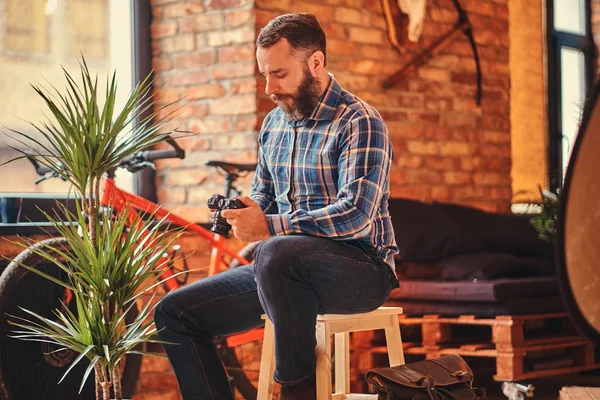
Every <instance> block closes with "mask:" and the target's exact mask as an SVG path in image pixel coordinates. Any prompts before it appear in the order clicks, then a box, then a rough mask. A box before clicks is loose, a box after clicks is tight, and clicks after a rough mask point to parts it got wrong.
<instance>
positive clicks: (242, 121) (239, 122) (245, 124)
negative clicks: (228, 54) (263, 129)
mask: <svg viewBox="0 0 600 400" xmlns="http://www.w3.org/2000/svg"><path fill="white" fill-rule="evenodd" d="M257 129H260V126H259V125H258V119H257V118H256V116H254V115H253V116H246V115H240V116H238V117H236V118H235V125H234V128H233V130H234V131H236V132H240V131H254V130H257Z"/></svg>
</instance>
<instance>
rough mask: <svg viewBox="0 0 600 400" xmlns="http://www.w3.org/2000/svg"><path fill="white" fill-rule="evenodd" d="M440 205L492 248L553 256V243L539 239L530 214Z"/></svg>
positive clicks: (519, 253)
mask: <svg viewBox="0 0 600 400" xmlns="http://www.w3.org/2000/svg"><path fill="white" fill-rule="evenodd" d="M436 204H437V205H438V206H439V207H440V209H442V210H443V211H444V212H446V213H448V214H449V215H450V216H451V217H452V218H454V220H456V222H457V223H458V224H459V225H460V226H461V227H462V228H463V229H464V230H465V231H466V232H468V233H469V234H471V235H473V236H474V237H476V238H478V239H479V240H480V242H481V243H482V244H483V245H484V246H485V248H487V249H488V250H489V251H495V252H502V253H510V254H517V255H542V256H551V257H552V256H553V250H552V246H551V244H550V243H549V242H546V241H544V240H542V239H540V238H539V236H538V234H537V232H536V230H535V229H534V228H533V226H532V225H531V223H530V221H529V218H528V217H527V216H521V215H514V214H501V213H489V212H485V211H481V210H478V209H475V208H470V207H463V206H459V205H456V204H446V203H436Z"/></svg>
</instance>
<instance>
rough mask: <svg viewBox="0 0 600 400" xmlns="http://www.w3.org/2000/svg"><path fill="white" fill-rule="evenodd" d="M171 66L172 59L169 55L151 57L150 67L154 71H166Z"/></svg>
mask: <svg viewBox="0 0 600 400" xmlns="http://www.w3.org/2000/svg"><path fill="white" fill-rule="evenodd" d="M171 68H173V60H172V59H171V57H169V56H163V57H152V69H153V70H154V71H157V72H158V71H166V70H169V69H171Z"/></svg>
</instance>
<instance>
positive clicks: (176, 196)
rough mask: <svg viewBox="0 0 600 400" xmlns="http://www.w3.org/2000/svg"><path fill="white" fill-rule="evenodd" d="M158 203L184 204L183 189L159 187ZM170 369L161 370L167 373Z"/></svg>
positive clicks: (157, 191) (157, 192) (157, 193)
mask: <svg viewBox="0 0 600 400" xmlns="http://www.w3.org/2000/svg"><path fill="white" fill-rule="evenodd" d="M156 195H157V197H158V201H159V203H185V189H184V188H171V187H164V186H163V187H160V188H158V189H157V190H156ZM169 370H170V369H163V371H169Z"/></svg>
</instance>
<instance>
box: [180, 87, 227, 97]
mask: <svg viewBox="0 0 600 400" xmlns="http://www.w3.org/2000/svg"><path fill="white" fill-rule="evenodd" d="M226 93H227V91H226V90H225V88H224V87H223V86H221V85H220V84H219V83H207V84H204V85H200V86H192V87H189V88H185V89H184V90H183V92H182V95H183V97H184V98H185V99H186V100H187V101H189V100H198V99H211V98H216V97H223V96H224V95H225V94H226Z"/></svg>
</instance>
